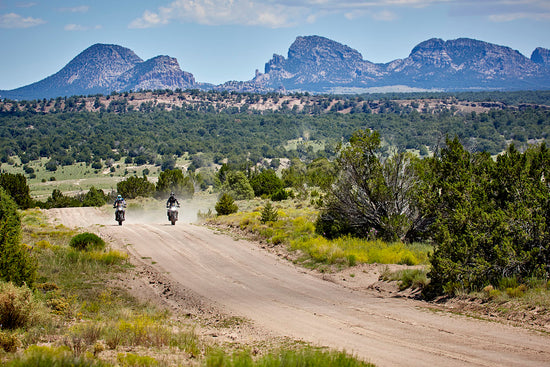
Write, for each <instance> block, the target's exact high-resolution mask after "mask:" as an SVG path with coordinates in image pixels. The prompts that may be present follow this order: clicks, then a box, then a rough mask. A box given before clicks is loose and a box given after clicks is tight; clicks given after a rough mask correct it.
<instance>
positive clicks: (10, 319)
mask: <svg viewBox="0 0 550 367" xmlns="http://www.w3.org/2000/svg"><path fill="white" fill-rule="evenodd" d="M43 310H44V307H43V305H42V304H41V303H39V302H38V301H36V300H35V298H34V295H33V293H32V291H31V290H30V289H29V287H27V286H25V285H24V286H22V287H17V286H16V285H14V284H13V283H3V282H0V325H1V327H2V329H8V330H13V329H17V328H25V327H27V326H29V325H31V324H32V323H33V322H35V321H36V320H38V319H40V318H41V317H42V315H44V312H43Z"/></svg>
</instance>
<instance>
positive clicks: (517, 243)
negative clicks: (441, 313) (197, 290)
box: [316, 130, 550, 295]
mask: <svg viewBox="0 0 550 367" xmlns="http://www.w3.org/2000/svg"><path fill="white" fill-rule="evenodd" d="M337 172H338V175H337V179H336V181H335V182H334V184H333V185H332V186H331V187H330V189H329V191H328V194H327V197H326V198H325V200H324V204H323V209H322V210H321V213H320V215H319V217H318V219H317V222H316V230H317V232H318V233H319V234H321V235H323V236H326V237H331V238H334V237H340V236H344V235H353V236H358V237H372V236H375V237H379V238H382V239H384V240H387V241H394V240H401V241H409V242H413V241H429V242H431V243H433V245H434V252H433V253H432V254H431V255H430V265H431V267H430V269H431V270H430V272H429V274H428V275H429V277H430V284H429V287H428V289H426V293H427V294H428V295H438V294H443V293H448V294H452V293H455V292H459V291H475V290H480V289H482V288H483V287H485V286H487V285H489V284H492V285H494V286H498V284H499V282H500V281H501V280H502V279H506V278H514V279H515V280H517V281H519V282H527V281H528V279H529V278H531V277H534V278H542V279H546V280H548V278H549V276H550V149H549V148H548V147H547V146H546V144H545V143H542V144H538V145H532V146H530V147H529V148H528V149H527V150H525V151H524V152H523V153H522V152H520V151H518V150H517V148H516V147H515V146H514V145H510V146H509V147H508V149H507V150H506V151H505V152H504V153H503V154H501V155H499V156H498V157H496V159H493V158H492V157H491V155H490V154H488V153H487V152H470V151H468V150H467V149H466V148H465V147H464V146H463V145H462V144H461V143H460V141H459V139H458V138H456V137H455V138H454V139H449V138H447V139H446V141H445V144H444V145H443V146H442V148H441V149H440V150H439V151H438V152H437V154H435V155H434V156H432V157H427V158H424V159H419V158H417V157H415V156H413V155H411V154H410V153H407V152H397V153H394V154H392V155H390V156H387V155H383V154H382V153H381V139H380V135H379V134H378V132H376V131H364V130H361V131H358V132H356V133H355V134H354V135H353V136H352V138H351V139H350V142H349V145H346V146H343V147H342V149H341V150H340V151H339V154H338V158H337Z"/></svg>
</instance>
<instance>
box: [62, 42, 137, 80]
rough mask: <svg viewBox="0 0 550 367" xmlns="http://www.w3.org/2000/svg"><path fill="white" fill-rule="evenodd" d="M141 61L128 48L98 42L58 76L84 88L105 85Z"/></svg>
mask: <svg viewBox="0 0 550 367" xmlns="http://www.w3.org/2000/svg"><path fill="white" fill-rule="evenodd" d="M141 62H143V60H142V59H141V58H139V57H138V56H137V55H136V54H135V53H134V52H133V51H132V50H130V49H128V48H125V47H122V46H117V45H106V44H99V43H98V44H95V45H93V46H90V47H89V48H87V49H86V50H84V51H82V52H81V53H80V54H79V55H78V56H76V57H75V58H74V59H73V60H71V61H70V62H69V63H68V64H67V65H66V66H65V67H64V68H63V69H62V70H61V71H60V75H59V76H61V77H62V79H64V80H65V81H66V82H67V83H68V84H74V83H77V84H78V85H80V86H81V87H84V88H86V89H93V88H98V87H107V86H108V85H109V84H110V83H112V82H113V81H114V80H115V79H116V78H117V77H118V76H119V75H120V74H122V73H124V72H125V71H127V70H129V69H131V68H133V67H134V66H135V65H136V64H138V63H141ZM58 74H59V73H58ZM56 75H57V74H55V75H54V77H55V76H56Z"/></svg>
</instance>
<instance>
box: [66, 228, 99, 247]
mask: <svg viewBox="0 0 550 367" xmlns="http://www.w3.org/2000/svg"><path fill="white" fill-rule="evenodd" d="M69 245H70V246H71V247H72V248H74V249H77V250H79V251H91V250H103V249H104V248H105V241H103V240H102V239H101V238H100V237H99V236H97V235H95V234H93V233H89V232H84V233H80V234H77V235H76V236H74V237H73V238H71V242H69Z"/></svg>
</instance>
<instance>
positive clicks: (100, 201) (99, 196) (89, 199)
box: [82, 186, 107, 206]
mask: <svg viewBox="0 0 550 367" xmlns="http://www.w3.org/2000/svg"><path fill="white" fill-rule="evenodd" d="M106 202H107V200H106V196H105V193H104V192H103V190H98V189H96V188H95V187H93V186H92V187H90V190H89V191H88V192H87V193H86V195H84V199H83V201H82V205H84V206H103V205H105V203H106Z"/></svg>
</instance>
